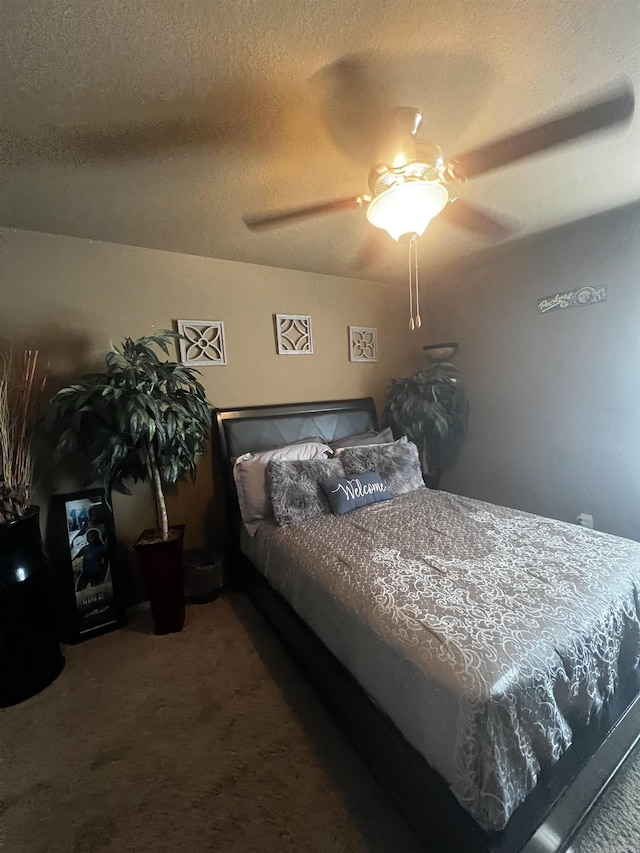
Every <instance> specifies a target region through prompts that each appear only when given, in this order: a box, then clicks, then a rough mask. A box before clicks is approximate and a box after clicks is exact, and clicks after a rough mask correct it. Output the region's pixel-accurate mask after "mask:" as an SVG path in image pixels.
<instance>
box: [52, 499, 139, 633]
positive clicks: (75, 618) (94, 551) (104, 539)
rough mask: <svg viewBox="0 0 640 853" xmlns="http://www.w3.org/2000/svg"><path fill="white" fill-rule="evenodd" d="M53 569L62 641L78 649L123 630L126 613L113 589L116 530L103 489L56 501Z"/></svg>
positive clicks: (54, 505) (117, 591) (53, 531)
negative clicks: (100, 636)
mask: <svg viewBox="0 0 640 853" xmlns="http://www.w3.org/2000/svg"><path fill="white" fill-rule="evenodd" d="M50 512H51V513H52V519H51V524H50V527H49V529H50V531H51V544H50V548H51V551H52V555H51V556H52V558H53V559H52V563H53V564H54V567H55V570H54V576H55V587H56V593H57V599H58V612H59V618H60V627H61V633H62V639H63V640H64V641H65V642H67V643H78V642H81V641H82V640H86V639H88V638H89V637H95V636H97V635H98V634H104V633H106V632H107V631H113V630H115V629H116V628H121V627H122V626H123V625H124V624H125V622H126V617H125V611H124V607H123V606H122V603H121V599H120V597H119V594H118V593H119V588H118V579H117V577H116V579H115V583H114V572H113V566H114V554H115V544H116V539H115V529H114V525H113V516H112V514H111V512H110V510H109V506H108V504H107V501H106V495H105V490H104V489H102V488H96V489H83V490H81V491H77V492H69V493H67V494H61V495H53V496H52V498H51V504H50Z"/></svg>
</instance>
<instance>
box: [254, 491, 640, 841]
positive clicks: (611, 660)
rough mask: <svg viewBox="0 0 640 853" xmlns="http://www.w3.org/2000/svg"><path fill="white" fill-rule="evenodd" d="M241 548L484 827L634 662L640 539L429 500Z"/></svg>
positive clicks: (292, 529)
mask: <svg viewBox="0 0 640 853" xmlns="http://www.w3.org/2000/svg"><path fill="white" fill-rule="evenodd" d="M243 547H245V550H247V551H248V556H250V557H251V559H252V560H253V561H254V563H255V564H256V565H257V566H258V568H260V569H261V570H262V571H263V573H264V574H265V575H266V577H267V578H268V579H269V580H270V582H271V583H272V585H273V586H274V587H275V588H276V589H278V590H279V591H280V593H281V594H282V595H283V596H284V597H285V598H286V599H287V600H288V601H289V603H290V604H291V605H292V606H293V607H294V608H295V609H296V610H297V611H298V613H300V615H301V616H302V617H303V618H304V619H305V621H306V622H307V623H308V624H309V625H310V627H311V628H312V629H313V630H314V631H315V632H316V633H317V634H318V636H320V637H321V638H322V640H323V641H324V642H325V644H326V645H327V646H328V647H329V648H330V649H331V650H332V651H333V653H334V654H335V655H336V656H337V657H338V659H339V660H341V661H342V662H343V663H344V664H345V665H346V666H347V667H348V668H349V669H350V671H351V672H352V673H353V675H354V676H355V677H356V678H357V679H358V680H359V682H360V683H361V685H362V686H363V687H364V688H365V690H367V691H368V692H369V694H370V695H371V696H372V697H373V698H374V699H375V700H376V701H377V702H378V704H379V705H380V706H381V707H382V708H383V709H384V711H385V712H386V713H387V714H388V715H389V716H390V717H391V718H392V719H393V720H394V722H395V723H396V725H397V726H398V728H399V729H400V730H401V731H402V732H403V733H404V735H405V737H406V738H407V739H408V740H409V741H410V742H411V743H412V744H413V745H414V746H415V747H416V748H417V749H418V750H419V751H420V752H421V753H422V754H423V755H424V756H425V758H426V759H427V761H429V763H430V764H431V765H432V766H433V767H435V769H436V770H438V772H440V773H441V775H443V776H444V778H445V779H446V780H447V782H448V783H449V784H450V786H451V789H452V791H453V793H454V794H455V796H456V797H457V798H458V800H459V802H460V803H461V804H462V805H463V806H464V808H466V809H467V811H469V812H470V813H471V814H472V815H473V817H474V818H475V819H476V820H477V822H478V823H479V824H480V825H481V826H482V827H483V828H484V829H489V830H492V829H501V828H502V827H504V825H505V824H506V823H507V821H508V819H509V817H510V815H511V814H512V812H513V810H514V809H515V808H516V807H517V806H518V804H519V803H520V802H522V800H523V799H524V798H525V797H526V795H527V794H528V793H529V791H530V790H531V789H532V788H533V786H534V785H535V783H536V781H537V778H538V775H539V773H540V771H541V769H543V768H545V767H547V766H548V765H550V764H552V763H553V762H554V761H556V760H557V759H558V758H559V757H560V755H561V754H562V753H563V752H564V751H565V750H566V749H567V747H568V746H569V744H570V743H571V737H572V728H571V727H572V726H574V725H575V724H576V723H578V722H587V721H588V720H589V719H590V717H591V716H592V715H593V714H595V713H597V712H598V710H599V709H600V708H601V706H602V703H603V702H604V701H605V700H606V699H607V697H609V696H610V695H611V693H612V692H613V691H614V690H615V688H616V685H617V683H618V678H619V677H621V676H623V675H624V674H625V673H627V672H630V671H631V670H632V669H633V668H634V667H637V666H638V665H639V663H640V544H639V543H636V542H631V541H629V540H625V539H619V538H616V537H613V536H608V535H606V534H603V533H598V532H594V531H590V530H585V529H583V528H581V527H577V526H575V525H570V524H565V523H562V522H559V521H554V520H551V519H546V518H541V517H538V516H533V515H528V514H526V513H522V512H518V511H516V510H512V509H507V508H504V507H498V506H494V505H492V504H487V503H483V502H480V501H475V500H471V499H469V498H464V497H460V496H456V495H451V494H447V493H445V492H437V491H431V490H428V489H420V490H418V491H416V492H412V493H410V494H407V495H403V496H400V497H397V498H395V499H394V500H391V501H387V502H385V503H379V504H375V505H373V506H370V507H366V508H364V509H359V510H357V511H355V512H352V513H350V514H349V515H346V516H342V517H333V516H322V517H320V518H316V519H313V520H311V521H307V522H303V523H300V524H296V525H291V526H289V527H282V528H278V527H277V526H276V525H275V524H270V523H263V524H261V526H260V528H259V530H258V533H257V535H256V537H255V539H254V540H252V541H251V542H250V543H248V544H247V545H246V546H243Z"/></svg>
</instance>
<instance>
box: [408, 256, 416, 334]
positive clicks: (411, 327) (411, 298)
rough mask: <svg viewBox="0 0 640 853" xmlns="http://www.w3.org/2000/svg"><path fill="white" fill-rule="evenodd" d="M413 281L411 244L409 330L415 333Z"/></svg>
mask: <svg viewBox="0 0 640 853" xmlns="http://www.w3.org/2000/svg"><path fill="white" fill-rule="evenodd" d="M411 279H412V277H411V242H409V328H410V329H411V331H412V332H413V330H414V329H415V327H416V326H415V323H414V322H413V282H412V280H411Z"/></svg>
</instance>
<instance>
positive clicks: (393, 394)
mask: <svg viewBox="0 0 640 853" xmlns="http://www.w3.org/2000/svg"><path fill="white" fill-rule="evenodd" d="M459 379H460V371H459V370H458V368H457V367H455V366H454V365H453V364H449V363H448V362H439V363H437V364H432V365H430V366H429V367H426V368H424V369H423V370H419V371H418V372H417V373H414V374H413V375H412V376H407V377H405V378H403V379H394V380H393V381H392V382H391V385H390V387H389V394H388V400H387V405H386V408H385V416H386V418H387V421H388V423H389V424H390V426H391V428H392V429H393V431H394V433H395V434H401V435H406V436H407V437H408V438H409V439H410V440H411V441H413V442H414V443H415V444H416V445H417V447H418V451H419V453H420V462H421V464H422V471H423V475H424V478H425V482H426V483H427V485H428V486H431V487H432V488H437V486H438V482H439V479H440V475H441V473H442V471H443V469H444V468H446V467H448V466H449V465H451V464H452V463H453V461H454V460H455V458H456V455H457V453H458V450H459V448H460V443H461V440H462V438H463V436H464V434H465V432H466V430H467V426H468V422H469V403H468V401H467V398H466V395H465V393H464V390H463V389H462V387H461V386H460V384H459Z"/></svg>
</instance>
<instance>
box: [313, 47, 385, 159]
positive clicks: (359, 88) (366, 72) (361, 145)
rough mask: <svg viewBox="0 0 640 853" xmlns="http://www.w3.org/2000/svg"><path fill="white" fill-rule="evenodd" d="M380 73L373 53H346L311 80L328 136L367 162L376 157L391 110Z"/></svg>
mask: <svg viewBox="0 0 640 853" xmlns="http://www.w3.org/2000/svg"><path fill="white" fill-rule="evenodd" d="M379 77H380V68H379V66H378V63H376V61H375V60H374V59H373V58H372V57H369V56H366V55H362V54H360V55H359V54H347V55H346V56H343V57H341V58H340V59H338V60H337V61H335V62H333V63H331V65H327V66H326V67H325V68H323V69H322V70H321V71H319V72H317V73H316V74H315V75H314V77H313V80H312V82H313V85H314V87H315V91H316V94H317V96H318V99H319V101H318V102H319V106H320V114H321V116H322V118H323V120H324V124H325V127H326V128H327V130H328V131H329V135H330V137H331V139H332V140H333V142H334V143H335V144H336V145H337V146H338V148H340V150H342V151H343V152H344V153H345V154H347V156H348V157H350V158H352V159H353V160H355V162H358V163H361V164H362V165H366V166H369V165H370V164H371V161H372V160H373V159H374V158H375V155H376V149H377V147H378V145H379V143H380V137H381V134H383V133H384V121H385V118H386V117H387V116H388V115H389V113H390V111H391V104H390V103H389V100H388V98H387V97H386V95H385V93H384V92H383V87H382V86H381V85H380V80H379Z"/></svg>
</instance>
